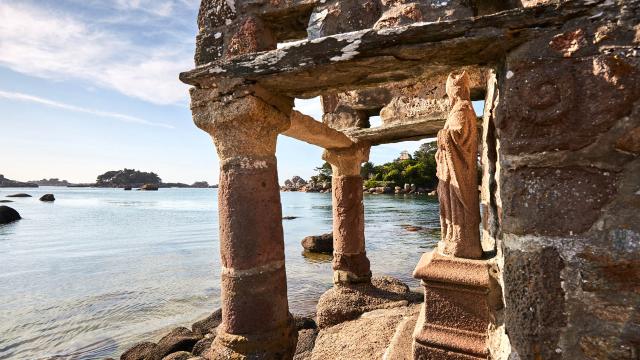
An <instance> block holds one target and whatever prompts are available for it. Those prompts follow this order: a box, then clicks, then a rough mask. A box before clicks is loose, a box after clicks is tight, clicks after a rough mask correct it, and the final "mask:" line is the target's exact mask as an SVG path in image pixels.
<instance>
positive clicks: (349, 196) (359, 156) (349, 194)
mask: <svg viewBox="0 0 640 360" xmlns="http://www.w3.org/2000/svg"><path fill="white" fill-rule="evenodd" d="M369 149H370V146H369V145H368V144H356V145H355V146H353V147H351V148H348V149H332V150H325V152H324V154H323V156H322V157H323V159H324V160H326V161H328V162H329V163H330V164H331V167H332V170H333V176H332V184H331V187H332V193H331V194H332V198H333V199H332V205H333V270H334V273H333V281H334V283H336V284H345V283H356V282H368V281H370V280H371V269H370V263H369V259H368V258H367V254H366V251H365V237H364V204H363V202H362V183H363V181H362V177H361V176H360V166H361V164H362V163H363V162H365V161H367V160H368V158H369Z"/></svg>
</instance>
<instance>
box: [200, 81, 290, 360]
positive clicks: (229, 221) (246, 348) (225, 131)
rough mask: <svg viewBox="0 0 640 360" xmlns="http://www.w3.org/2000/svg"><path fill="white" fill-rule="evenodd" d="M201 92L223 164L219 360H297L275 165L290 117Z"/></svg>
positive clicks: (259, 104)
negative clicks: (257, 359) (254, 358)
mask: <svg viewBox="0 0 640 360" xmlns="http://www.w3.org/2000/svg"><path fill="white" fill-rule="evenodd" d="M198 91H200V92H206V90H196V91H194V92H192V110H193V114H194V121H195V123H196V124H197V125H198V126H199V127H200V128H202V129H203V130H205V131H207V132H208V133H209V134H211V136H212V138H213V140H214V143H215V145H216V149H217V152H218V155H219V158H220V183H219V190H218V213H219V223H220V256H221V259H222V287H221V298H222V324H221V326H220V328H219V329H218V334H217V337H216V339H215V341H214V343H213V345H212V351H213V354H214V355H215V356H214V358H216V356H218V355H220V356H219V357H222V358H234V359H244V358H252V356H255V355H256V354H261V355H260V357H261V358H263V359H283V358H284V359H286V358H291V357H292V356H293V352H294V351H295V344H296V341H297V333H296V332H295V328H294V326H293V322H292V317H291V315H290V313H289V309H288V301H287V280H286V273H285V263H284V238H283V231H282V209H281V204H280V190H279V185H278V175H277V167H276V157H275V147H276V138H277V136H278V134H279V133H280V132H282V131H284V130H286V129H287V128H288V126H289V120H288V116H287V115H285V114H283V113H282V112H280V111H278V110H276V109H275V108H274V107H272V106H271V105H269V104H267V103H266V102H264V101H262V100H261V99H260V98H258V97H255V96H253V95H246V96H243V97H240V98H237V99H233V100H231V101H229V102H227V103H223V102H218V101H215V98H214V99H213V101H212V99H207V95H206V94H204V95H203V94H198ZM216 354H217V355H216ZM229 354H232V355H229Z"/></svg>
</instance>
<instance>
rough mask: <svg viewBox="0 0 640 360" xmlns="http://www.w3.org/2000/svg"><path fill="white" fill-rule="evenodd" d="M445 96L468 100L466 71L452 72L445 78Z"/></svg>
mask: <svg viewBox="0 0 640 360" xmlns="http://www.w3.org/2000/svg"><path fill="white" fill-rule="evenodd" d="M446 89H447V96H449V101H452V100H454V99H455V100H470V99H471V96H470V94H469V75H467V72H466V71H459V72H452V73H451V74H449V77H448V78H447V88H446Z"/></svg>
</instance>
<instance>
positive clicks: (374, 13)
mask: <svg viewBox="0 0 640 360" xmlns="http://www.w3.org/2000/svg"><path fill="white" fill-rule="evenodd" d="M380 14H381V8H380V4H379V2H378V1H376V0H332V1H328V2H326V3H325V4H322V5H320V6H317V7H316V8H315V9H314V11H313V13H312V14H311V18H310V19H309V27H308V28H307V33H308V34H309V36H308V37H309V39H315V38H319V37H323V36H327V35H333V34H339V33H344V32H351V31H355V30H362V29H368V28H370V27H372V26H373V24H374V23H375V22H376V21H377V20H378V18H379V17H380Z"/></svg>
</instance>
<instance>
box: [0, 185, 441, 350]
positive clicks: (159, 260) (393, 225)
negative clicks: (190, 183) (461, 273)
mask: <svg viewBox="0 0 640 360" xmlns="http://www.w3.org/2000/svg"><path fill="white" fill-rule="evenodd" d="M16 192H26V193H29V194H31V195H33V197H32V198H14V199H11V200H14V202H13V203H9V204H2V205H8V206H11V207H13V208H15V209H16V210H18V211H19V212H20V214H21V215H22V217H23V219H22V220H21V221H18V222H15V223H12V224H9V225H4V226H0V359H30V360H34V359H69V360H70V359H103V358H105V357H109V356H111V357H118V356H119V355H120V353H121V352H122V351H124V350H125V349H126V348H127V347H128V346H131V345H132V344H134V343H136V342H138V341H143V340H149V339H155V340H157V336H158V335H160V334H161V333H162V332H163V331H166V330H167V329H168V328H170V327H174V326H180V325H184V326H190V324H191V323H192V322H193V321H195V320H197V319H199V318H201V317H203V316H206V315H207V314H208V313H210V312H211V311H213V310H215V309H216V308H217V307H218V306H219V281H220V279H219V276H220V262H219V244H218V220H217V189H160V191H157V192H145V191H123V190H121V189H93V188H63V187H40V188H38V189H0V199H7V198H6V197H5V196H6V195H9V194H12V193H16ZM45 193H53V194H55V196H56V199H57V200H56V201H55V202H54V203H43V202H40V201H39V200H38V198H39V197H40V196H41V195H43V194H45ZM281 196H282V207H283V215H284V216H298V218H297V219H294V220H285V221H284V222H283V224H284V235H285V251H286V266H287V279H288V294H289V306H290V309H291V311H292V313H295V314H313V313H314V312H315V304H316V301H317V299H318V297H319V296H320V295H321V294H322V293H323V292H324V291H325V290H327V289H328V288H329V287H331V276H332V275H331V264H330V261H331V259H330V257H329V256H315V257H305V256H303V255H302V247H301V246H300V241H301V240H302V238H304V237H305V236H308V235H317V234H321V233H325V232H330V231H331V195H330V194H317V193H315V194H314V193H295V192H293V193H292V192H283V193H281ZM365 208H366V238H367V253H368V255H369V258H370V260H371V265H372V271H373V274H374V275H391V276H395V277H398V278H400V279H401V280H403V281H405V282H407V284H409V285H410V286H411V287H417V286H418V281H417V280H414V279H412V278H411V271H412V270H413V268H414V266H415V265H416V264H417V262H418V259H419V257H420V255H421V254H422V253H424V252H425V251H428V250H429V249H430V248H432V247H433V246H434V245H435V243H436V241H437V239H438V237H439V233H438V231H439V220H438V205H437V202H436V200H435V199H434V198H428V197H426V196H421V197H413V196H406V197H405V196H403V195H365ZM403 225H417V226H421V227H423V228H424V230H422V231H418V232H410V231H407V230H405V229H404V228H403Z"/></svg>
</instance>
